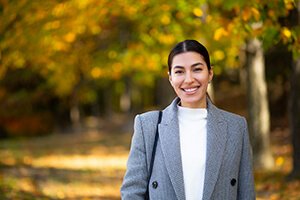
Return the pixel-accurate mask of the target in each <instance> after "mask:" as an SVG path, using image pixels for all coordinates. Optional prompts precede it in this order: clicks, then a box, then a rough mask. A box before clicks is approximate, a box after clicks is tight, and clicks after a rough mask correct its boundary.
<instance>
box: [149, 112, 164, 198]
mask: <svg viewBox="0 0 300 200" xmlns="http://www.w3.org/2000/svg"><path fill="white" fill-rule="evenodd" d="M161 116H162V111H159V114H158V121H157V126H156V133H155V139H154V144H153V150H152V156H151V161H150V169H149V175H148V182H147V191H146V200H148V199H150V197H149V182H150V178H151V175H152V169H153V163H154V157H155V153H156V146H157V141H158V124H160V122H161Z"/></svg>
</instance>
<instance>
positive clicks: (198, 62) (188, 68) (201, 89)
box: [169, 51, 213, 108]
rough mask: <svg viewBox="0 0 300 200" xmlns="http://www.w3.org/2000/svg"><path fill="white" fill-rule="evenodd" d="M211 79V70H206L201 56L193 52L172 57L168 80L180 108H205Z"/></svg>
mask: <svg viewBox="0 0 300 200" xmlns="http://www.w3.org/2000/svg"><path fill="white" fill-rule="evenodd" d="M212 77H213V68H211V70H208V68H207V65H206V62H205V61H204V59H203V57H202V55H201V54H199V53H197V52H193V51H188V52H185V53H181V54H178V55H176V56H174V58H173V61H172V66H171V73H170V74H169V80H170V82H171V85H172V86H173V88H174V90H175V92H176V94H177V96H178V97H179V98H180V99H181V106H183V107H189V108H206V91H207V86H208V83H209V82H210V81H211V79H212Z"/></svg>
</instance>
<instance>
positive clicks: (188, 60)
mask: <svg viewBox="0 0 300 200" xmlns="http://www.w3.org/2000/svg"><path fill="white" fill-rule="evenodd" d="M197 62H200V63H202V64H204V65H206V62H205V60H204V58H203V56H202V55H201V54H199V53H197V52H194V51H188V52H184V53H180V54H177V55H176V56H174V58H173V62H172V67H174V66H178V65H180V66H190V65H193V64H195V63H197Z"/></svg>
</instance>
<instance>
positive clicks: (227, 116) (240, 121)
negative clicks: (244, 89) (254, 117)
mask: <svg viewBox="0 0 300 200" xmlns="http://www.w3.org/2000/svg"><path fill="white" fill-rule="evenodd" d="M212 107H213V112H214V115H215V116H217V118H218V119H219V120H221V121H225V122H226V123H227V124H228V125H229V126H230V127H239V128H241V129H244V128H247V121H246V118H245V117H243V116H241V115H238V114H235V113H232V112H228V111H225V110H223V109H220V108H217V107H216V106H212Z"/></svg>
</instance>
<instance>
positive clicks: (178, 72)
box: [174, 70, 183, 74]
mask: <svg viewBox="0 0 300 200" xmlns="http://www.w3.org/2000/svg"><path fill="white" fill-rule="evenodd" d="M174 73H175V74H182V73H183V71H182V70H176V71H175V72H174Z"/></svg>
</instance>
